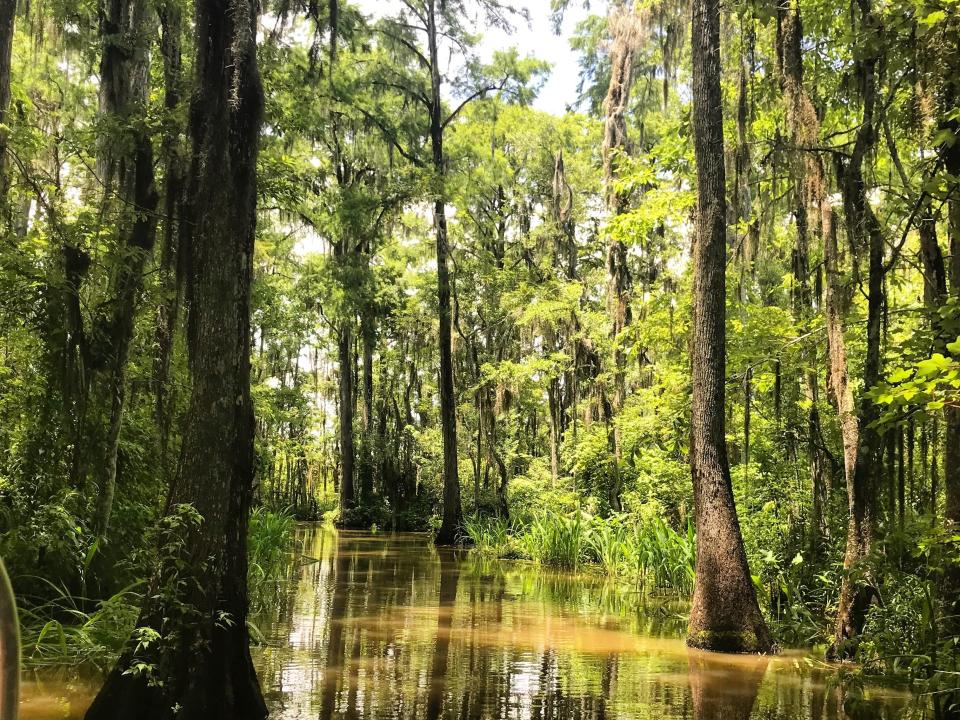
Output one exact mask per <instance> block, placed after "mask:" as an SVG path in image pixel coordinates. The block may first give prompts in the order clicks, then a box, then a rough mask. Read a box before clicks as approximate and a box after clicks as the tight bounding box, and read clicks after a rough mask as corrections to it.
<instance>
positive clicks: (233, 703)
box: [86, 0, 267, 720]
mask: <svg viewBox="0 0 960 720" xmlns="http://www.w3.org/2000/svg"><path fill="white" fill-rule="evenodd" d="M196 38H197V60H196V93H195V96H194V101H193V105H192V108H191V115H190V136H191V140H192V146H193V155H192V166H191V172H190V192H189V198H190V199H191V201H190V206H189V208H188V209H189V217H190V219H191V221H192V222H191V223H190V227H191V234H190V237H189V248H190V275H189V285H188V296H189V300H190V309H191V312H190V323H189V332H188V349H189V368H190V373H191V377H192V380H193V385H192V390H191V396H190V407H189V410H188V414H187V417H186V421H185V425H184V432H183V445H182V449H181V456H180V465H179V469H178V473H177V477H176V480H175V482H174V483H173V486H172V487H171V489H170V494H169V497H168V507H167V517H168V520H167V521H166V527H167V528H168V533H167V534H168V536H169V538H170V539H175V540H177V541H178V542H181V543H182V549H181V550H180V551H178V552H177V553H176V554H175V555H176V556H175V558H171V556H170V555H169V554H166V553H161V555H160V563H159V568H158V570H157V571H156V574H155V575H154V577H153V579H152V581H151V590H150V592H148V593H147V595H146V600H145V604H144V607H143V609H142V611H141V616H140V620H139V622H138V626H139V627H140V628H152V629H153V630H154V631H156V633H158V634H159V638H158V639H157V640H155V641H154V642H152V643H150V644H149V645H148V646H147V647H146V648H144V647H143V646H142V644H140V643H139V638H140V635H139V634H138V633H137V632H135V633H134V635H133V637H132V638H131V640H130V641H129V643H128V645H127V648H126V650H125V651H124V653H123V655H122V656H121V658H120V660H119V661H118V663H117V665H116V667H115V668H114V669H113V671H112V672H111V674H110V675H109V677H108V678H107V681H106V683H105V685H104V686H103V688H102V689H101V691H100V693H99V694H98V695H97V697H96V699H95V700H94V702H93V705H92V706H91V707H90V709H89V711H88V712H87V715H86V717H87V720H108V719H112V718H117V720H120V719H121V718H123V719H126V718H130V717H137V718H140V720H154V719H160V718H163V719H164V720H168V719H171V718H174V717H176V718H177V719H178V720H183V719H184V718H186V719H187V720H195V719H196V720H201V719H202V720H228V719H232V720H247V719H250V720H262V718H265V717H266V715H267V711H266V706H265V704H264V701H263V697H262V695H261V692H260V687H259V684H258V682H257V678H256V675H255V673H254V669H253V663H252V662H251V659H250V650H249V637H248V634H247V624H246V620H247V606H248V602H247V522H248V514H249V508H250V500H251V494H252V489H253V474H254V447H253V435H254V418H253V404H252V402H251V398H250V283H251V275H252V270H253V245H254V233H255V226H256V202H257V194H256V190H257V188H256V161H257V145H258V137H259V132H260V122H261V114H262V105H263V92H262V89H261V86H260V77H259V73H258V70H257V60H256V40H255V38H256V6H255V3H253V2H252V0H233V1H232V2H230V3H227V2H225V0H197V2H196ZM186 504H189V505H191V506H192V507H193V509H194V510H195V511H196V512H197V513H199V515H200V516H201V517H202V522H201V523H200V524H198V525H195V524H188V525H187V526H185V527H181V528H177V526H176V525H174V524H172V523H173V518H176V516H177V513H178V512H179V511H180V510H181V509H182V508H183V506H184V505H186ZM133 662H146V663H148V664H149V665H150V666H151V667H152V671H151V672H150V673H147V672H136V671H133V672H130V670H131V667H132V666H131V663H133ZM157 681H159V682H157Z"/></svg>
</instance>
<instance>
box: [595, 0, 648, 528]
mask: <svg viewBox="0 0 960 720" xmlns="http://www.w3.org/2000/svg"><path fill="white" fill-rule="evenodd" d="M608 23H609V25H610V30H611V35H612V38H613V40H612V44H611V50H610V63H611V72H610V84H609V86H608V88H607V95H606V98H604V101H603V111H604V115H605V116H606V119H605V123H604V134H603V176H604V183H605V185H606V195H607V208H608V209H609V210H610V213H611V215H612V216H616V215H619V214H621V213H622V212H623V211H624V209H625V204H626V200H625V198H624V197H623V195H622V194H621V193H619V192H618V191H617V190H616V189H615V183H616V181H617V178H618V177H619V173H618V172H617V160H618V156H619V155H620V154H622V153H626V152H627V149H628V138H627V119H626V114H627V110H628V106H629V103H630V89H631V86H632V85H633V58H634V54H635V53H636V50H637V48H638V45H639V43H640V41H641V38H642V34H643V33H642V31H643V23H644V18H643V17H642V16H641V15H640V14H639V11H638V10H636V9H634V8H633V7H632V4H630V3H626V4H623V5H617V6H615V7H614V8H612V9H611V11H610V17H609V20H608ZM606 263H607V313H608V314H609V316H610V319H611V327H610V337H611V338H612V340H613V391H612V393H611V394H610V413H609V417H607V421H608V426H607V429H608V432H610V433H612V436H611V439H610V444H611V447H612V450H613V477H612V479H611V487H610V490H609V498H608V499H609V502H610V507H611V509H612V510H614V511H615V512H620V510H622V503H621V500H620V495H621V492H622V481H621V478H620V457H621V447H620V446H621V437H620V428H619V426H618V424H617V422H616V415H617V414H618V413H619V412H620V410H621V409H622V408H623V404H624V402H625V401H626V398H627V383H626V353H624V351H623V348H622V342H623V338H622V337H621V335H622V333H623V331H624V330H625V329H626V328H627V327H628V326H629V325H630V323H631V320H632V318H631V312H630V284H631V280H630V270H629V268H628V266H627V247H626V245H624V243H623V241H622V240H620V239H619V238H618V237H616V236H614V235H613V234H611V236H610V237H609V239H608V241H607V258H606Z"/></svg>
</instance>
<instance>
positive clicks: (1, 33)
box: [0, 0, 17, 213]
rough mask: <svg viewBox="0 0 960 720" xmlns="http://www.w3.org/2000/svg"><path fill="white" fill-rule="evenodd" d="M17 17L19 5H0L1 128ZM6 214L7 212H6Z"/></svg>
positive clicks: (0, 168) (0, 174)
mask: <svg viewBox="0 0 960 720" xmlns="http://www.w3.org/2000/svg"><path fill="white" fill-rule="evenodd" d="M16 15H17V3H16V1H15V0H8V1H7V2H3V3H0V126H2V125H4V124H5V123H6V122H7V109H8V108H9V106H10V72H11V67H10V66H11V64H12V62H13V28H14V22H15V19H16ZM6 155H7V130H6V128H0V208H2V206H5V205H6V204H7V203H8V202H9V198H8V197H7V190H8V187H9V180H8V178H7V166H8V164H9V163H8V162H7V157H6ZM4 213H6V210H4Z"/></svg>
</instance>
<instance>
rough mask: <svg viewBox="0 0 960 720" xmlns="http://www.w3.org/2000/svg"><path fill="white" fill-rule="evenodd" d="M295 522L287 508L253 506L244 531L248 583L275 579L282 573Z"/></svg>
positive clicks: (287, 556) (291, 542)
mask: <svg viewBox="0 0 960 720" xmlns="http://www.w3.org/2000/svg"><path fill="white" fill-rule="evenodd" d="M296 526H297V522H296V520H295V519H294V517H293V513H292V512H290V511H289V510H280V511H277V510H268V509H267V508H264V507H257V508H254V509H253V511H252V512H251V513H250V528H249V532H248V534H247V558H248V578H249V581H250V582H251V583H261V582H269V581H275V580H278V579H280V577H282V575H283V571H284V569H285V567H286V565H287V560H288V559H289V554H290V549H291V547H292V545H293V531H294V529H295V528H296Z"/></svg>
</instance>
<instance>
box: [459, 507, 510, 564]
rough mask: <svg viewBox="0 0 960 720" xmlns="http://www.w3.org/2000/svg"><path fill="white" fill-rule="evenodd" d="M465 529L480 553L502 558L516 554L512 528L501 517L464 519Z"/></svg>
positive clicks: (475, 549)
mask: <svg viewBox="0 0 960 720" xmlns="http://www.w3.org/2000/svg"><path fill="white" fill-rule="evenodd" d="M463 530H464V533H465V534H466V536H467V538H468V539H469V541H470V544H471V545H472V547H473V550H474V551H475V552H476V553H477V554H478V555H483V556H486V557H498V558H500V557H510V556H511V555H513V554H515V551H514V543H513V538H512V535H513V531H512V528H511V527H510V525H509V524H508V523H507V522H505V521H504V520H503V519H501V518H484V517H479V516H473V517H470V518H467V519H466V520H465V521H464V523H463Z"/></svg>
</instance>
